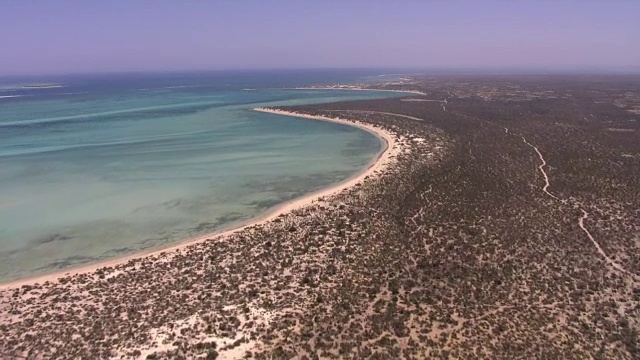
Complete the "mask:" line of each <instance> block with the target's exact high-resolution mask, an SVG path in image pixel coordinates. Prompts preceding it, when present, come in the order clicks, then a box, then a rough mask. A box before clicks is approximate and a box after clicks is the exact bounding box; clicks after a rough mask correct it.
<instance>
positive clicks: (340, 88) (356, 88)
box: [245, 85, 427, 95]
mask: <svg viewBox="0 0 640 360" xmlns="http://www.w3.org/2000/svg"><path fill="white" fill-rule="evenodd" d="M282 89H283V90H352V91H382V92H395V93H409V94H417V95H427V93H425V92H422V91H418V90H389V89H376V88H365V87H360V86H350V85H344V86H343V85H335V86H326V87H320V86H316V87H311V86H310V87H292V88H282ZM245 90H249V89H245Z"/></svg>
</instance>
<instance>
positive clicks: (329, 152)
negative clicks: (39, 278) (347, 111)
mask: <svg viewBox="0 0 640 360" xmlns="http://www.w3.org/2000/svg"><path fill="white" fill-rule="evenodd" d="M378 75H380V73H377V74H376V73H375V72H370V71H369V72H367V71H346V70H344V71H337V70H317V71H309V70H305V71H302V70H300V71H244V72H240V71H236V72H201V73H173V74H98V75H76V76H50V77H45V76H40V77H28V78H27V77H25V78H4V79H3V78H0V281H6V280H11V279H16V278H21V277H26V276H31V275H35V274H40V273H46V272H51V271H56V270H60V269H65V268H69V267H73V266H78V265H81V264H86V263H91V262H96V261H100V260H105V259H109V258H114V257H118V256H122V255H126V254H130V253H133V252H136V251H141V250H146V249H153V248H159V247H162V246H166V245H168V244H171V243H176V242H179V241H181V240H185V239H188V238H191V237H194V236H198V235H202V234H205V233H210V232H213V231H217V230H221V229H224V228H227V227H231V226H233V225H234V224H238V223H240V222H243V221H246V220H248V219H251V218H253V217H255V216H257V215H259V214H261V213H264V212H266V211H267V210H268V209H269V208H271V207H273V206H275V205H277V204H279V203H282V202H284V201H287V200H290V199H292V198H295V197H298V196H301V195H303V194H305V193H309V192H312V191H315V190H318V189H320V188H323V187H326V186H329V185H331V184H332V183H335V182H339V181H342V180H344V179H346V178H348V177H350V176H351V175H353V174H354V173H356V172H358V171H360V170H362V169H363V168H364V167H365V166H366V165H367V164H368V163H369V162H370V161H371V159H372V158H373V156H375V154H376V153H377V152H378V151H379V150H380V146H381V144H380V142H379V140H378V139H376V138H375V137H374V136H373V135H371V134H368V133H366V132H364V131H361V130H359V129H356V128H353V127H348V126H344V125H339V124H332V123H326V122H321V121H316V120H308V119H300V118H292V117H286V116H280V115H274V114H265V113H260V112H256V111H253V110H252V109H253V108H254V107H257V106H273V105H295V104H309V103H324V102H334V101H342V100H356V99H370V98H380V97H390V96H399V95H401V94H397V93H389V92H375V91H336V90H289V89H283V88H285V87H300V86H308V85H314V84H332V83H354V82H365V81H375V80H380V79H385V80H386V79H388V77H384V76H383V77H380V76H378Z"/></svg>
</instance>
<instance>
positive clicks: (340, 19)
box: [0, 0, 640, 75]
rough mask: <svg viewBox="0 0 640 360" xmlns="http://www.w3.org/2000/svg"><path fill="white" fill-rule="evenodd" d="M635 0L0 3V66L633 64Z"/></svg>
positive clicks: (639, 56)
mask: <svg viewBox="0 0 640 360" xmlns="http://www.w3.org/2000/svg"><path fill="white" fill-rule="evenodd" d="M639 15H640V1H616V0H608V1H605V0H602V1H588V0H587V1H577V0H576V1H568V0H567V1H551V0H549V1H545V0H538V1H524V0H519V1H506V0H504V1H481V0H473V1H444V0H441V1H391V0H389V1H376V0H369V1H349V0H343V1H327V0H323V1H302V0H299V1H284V0H282V1H262V0H260V1H250V0H236V1H161V0H156V1H134V0H126V1H86V0H82V1H69V0H60V1H17V0H16V1H10V0H3V1H1V2H0V74H2V75H8V74H29V73H61V72H87V71H130V70H184V69H225V68H289V67H447V68H460V67H463V68H469V67H473V68H502V67H510V68H513V67H518V68H522V67H528V68H540V67H553V68H558V67H561V68H572V67H577V68H591V67H595V68H611V67H633V66H635V67H637V66H639V65H640V18H639Z"/></svg>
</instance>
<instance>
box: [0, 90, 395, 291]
mask: <svg viewBox="0 0 640 360" xmlns="http://www.w3.org/2000/svg"><path fill="white" fill-rule="evenodd" d="M363 90H366V89H363ZM389 91H395V90H389ZM254 110H256V111H261V112H268V113H274V114H279V115H288V116H295V117H302V118H308V119H315V120H322V121H329V122H333V123H338V124H344V125H348V126H355V127H358V128H360V129H362V130H365V131H367V132H369V133H371V134H374V135H376V136H377V137H378V138H379V139H381V141H382V142H383V144H384V146H383V149H382V150H381V151H380V153H379V154H378V155H377V156H376V157H375V158H374V159H373V160H372V161H371V163H370V164H369V165H368V166H367V167H366V168H365V169H364V170H363V171H361V172H360V173H358V174H356V175H354V176H352V177H351V178H349V179H347V180H345V181H343V182H340V183H337V184H335V185H334V186H331V187H329V188H325V189H322V190H319V191H316V192H313V193H311V194H308V195H305V196H303V197H301V198H298V199H295V200H292V201H290V202H287V203H284V204H281V205H279V206H277V207H275V208H273V209H272V210H270V211H268V212H267V213H265V214H264V215H262V216H259V217H257V218H254V219H253V220H249V221H248V222H246V223H244V224H241V225H238V226H236V227H234V228H231V229H227V230H222V231H218V232H213V233H208V234H204V235H201V236H198V237H195V238H192V239H189V240H187V241H183V242H180V243H179V244H176V245H171V246H169V247H164V248H160V249H154V250H151V251H147V252H141V253H135V254H131V255H128V256H124V257H119V258H116V259H112V260H107V261H102V262H98V263H94V264H90V265H86V266H81V267H77V268H72V269H68V270H64V271H59V272H55V273H50V274H45V275H37V276H34V277H30V278H25V279H19V280H15V281H11V282H7V283H4V284H0V290H6V289H11V288H16V287H20V286H22V285H33V284H36V283H44V282H47V281H50V282H54V281H57V280H58V279H59V278H61V277H65V276H71V275H77V274H84V273H91V272H93V271H96V270H98V269H100V268H103V267H113V266H117V265H120V264H124V263H126V262H128V261H130V260H132V259H139V258H143V257H147V256H155V255H159V254H160V253H163V252H164V253H172V252H177V251H179V250H181V249H183V248H185V247H187V246H189V245H192V244H195V243H199V242H203V241H206V240H209V239H211V238H217V239H218V240H220V239H222V238H224V237H225V236H228V235H231V234H233V233H235V232H238V231H241V230H243V229H245V228H248V227H251V226H255V225H262V224H265V223H268V222H270V221H272V220H273V219H275V218H277V217H278V216H280V215H282V214H285V213H288V212H290V211H292V210H295V209H298V208H302V207H305V206H308V205H310V204H312V203H313V202H314V201H316V200H317V199H319V198H322V197H325V196H330V195H333V194H336V193H339V192H341V191H343V190H344V189H347V188H350V187H352V186H354V185H356V184H357V183H359V182H360V181H362V180H364V178H366V177H367V176H370V175H372V174H374V173H375V172H377V171H379V170H381V169H382V168H384V167H385V166H387V164H388V163H389V160H390V159H391V158H392V157H393V156H394V155H396V154H397V152H398V148H397V147H396V146H395V145H396V143H397V140H398V139H396V137H395V136H394V135H392V134H391V133H389V132H388V131H386V130H384V129H381V128H378V127H375V126H372V125H369V124H364V123H356V122H353V121H347V120H343V119H340V118H330V117H323V116H311V115H304V114H298V113H295V112H288V111H282V110H273V109H267V108H255V109H254ZM169 255H170V254H169Z"/></svg>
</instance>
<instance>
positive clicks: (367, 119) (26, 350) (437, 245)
mask: <svg viewBox="0 0 640 360" xmlns="http://www.w3.org/2000/svg"><path fill="white" fill-rule="evenodd" d="M367 86H368V87H375V88H382V89H387V90H402V89H405V90H413V91H416V93H414V94H408V95H407V96H406V97H403V98H396V99H386V100H367V101H356V102H345V103H331V104H322V105H312V106H298V107H292V108H287V109H286V110H290V111H297V112H303V113H306V114H312V115H323V116H328V117H340V118H343V119H353V120H358V121H361V122H364V123H367V124H372V125H376V126H379V127H382V128H384V129H386V130H388V131H389V132H390V133H393V134H395V136H396V137H397V139H398V148H397V149H395V150H396V152H395V156H394V158H393V161H392V162H391V163H390V165H389V166H387V167H385V168H384V169H383V170H381V171H379V172H378V173H377V174H374V175H372V176H370V177H369V178H367V179H365V180H364V181H362V182H361V183H359V184H357V185H356V186H354V187H352V188H349V189H346V190H344V191H342V192H341V193H339V194H337V195H334V196H330V197H326V198H324V199H322V201H318V202H316V203H315V204H313V205H311V206H308V207H305V208H302V209H298V210H295V211H293V212H292V213H289V214H286V215H283V216H281V217H279V218H277V219H275V220H273V221H271V222H269V223H267V224H265V225H260V226H254V227H250V228H248V229H244V230H242V231H240V232H237V233H235V234H232V235H229V236H227V237H225V238H224V239H213V240H211V241H206V242H202V243H198V244H194V245H193V246H191V247H187V248H185V249H183V250H181V251H179V252H171V253H165V254H162V255H156V256H152V257H146V258H142V259H137V260H131V261H130V262H128V263H126V264H122V265H118V266H115V267H109V268H104V269H100V270H98V271H97V272H95V273H88V274H81V275H75V276H73V277H66V278H61V279H60V280H59V281H57V282H50V283H45V284H36V285H28V286H23V287H20V288H13V289H6V290H4V291H3V292H2V293H0V296H1V300H0V352H2V353H3V354H4V355H2V356H5V357H7V358H12V357H15V358H20V357H22V358H26V357H29V358H47V359H49V358H77V357H81V358H111V357H115V358H119V357H121V358H192V357H195V356H201V357H203V358H242V357H244V356H247V357H255V358H263V359H271V358H277V359H288V358H294V357H295V358H306V359H313V358H354V359H362V358H375V359H398V358H426V357H432V358H461V359H470V358H488V359H496V358H501V359H515V358H521V359H532V358H544V359H571V358H575V359H583V358H595V359H612V358H615V359H637V358H640V343H639V341H640V340H639V339H640V115H639V114H638V110H639V109H640V77H639V76H517V77H516V76H456V77H452V76H449V77H444V76H440V77H412V78H406V79H403V80H402V81H399V82H396V83H387V84H378V85H362V87H367Z"/></svg>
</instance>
